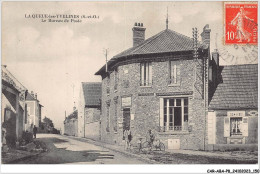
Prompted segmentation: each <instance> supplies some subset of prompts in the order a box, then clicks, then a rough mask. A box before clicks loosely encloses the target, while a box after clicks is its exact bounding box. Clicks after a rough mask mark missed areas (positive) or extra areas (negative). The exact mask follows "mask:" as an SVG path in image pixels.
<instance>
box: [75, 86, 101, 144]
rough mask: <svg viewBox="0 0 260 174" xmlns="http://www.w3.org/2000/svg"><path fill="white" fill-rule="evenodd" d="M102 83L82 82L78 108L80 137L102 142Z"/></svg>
mask: <svg viewBox="0 0 260 174" xmlns="http://www.w3.org/2000/svg"><path fill="white" fill-rule="evenodd" d="M100 104H101V83H100V82H82V84H81V86H80V96H79V106H78V111H79V113H78V114H79V115H78V136H79V137H86V138H90V139H94V140H100V107H101V106H100Z"/></svg>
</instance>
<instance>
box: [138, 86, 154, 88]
mask: <svg viewBox="0 0 260 174" xmlns="http://www.w3.org/2000/svg"><path fill="white" fill-rule="evenodd" d="M151 87H152V86H140V88H151Z"/></svg>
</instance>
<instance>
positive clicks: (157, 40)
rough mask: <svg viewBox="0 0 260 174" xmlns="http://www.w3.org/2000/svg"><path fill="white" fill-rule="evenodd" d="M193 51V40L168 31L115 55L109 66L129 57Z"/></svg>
mask: <svg viewBox="0 0 260 174" xmlns="http://www.w3.org/2000/svg"><path fill="white" fill-rule="evenodd" d="M198 46H199V48H205V45H202V44H201V43H199V44H198ZM191 50H193V40H192V38H190V37H188V36H185V35H183V34H180V33H178V32H176V31H173V30H170V29H166V30H163V31H161V32H159V33H158V34H156V35H154V36H152V37H150V38H148V39H146V40H145V41H144V42H143V43H141V44H139V45H137V46H135V47H132V48H129V49H127V50H125V51H123V52H121V53H119V54H117V55H115V56H114V57H113V58H112V59H111V60H110V61H109V62H108V65H110V63H111V62H112V61H115V60H117V59H119V58H122V57H127V56H134V55H145V54H158V53H171V52H181V51H191ZM104 69H105V66H103V67H102V68H101V69H100V70H99V71H98V72H97V73H95V75H100V72H101V71H103V70H104Z"/></svg>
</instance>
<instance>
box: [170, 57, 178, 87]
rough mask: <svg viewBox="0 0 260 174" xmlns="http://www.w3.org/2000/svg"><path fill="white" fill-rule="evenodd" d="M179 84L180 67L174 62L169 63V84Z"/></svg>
mask: <svg viewBox="0 0 260 174" xmlns="http://www.w3.org/2000/svg"><path fill="white" fill-rule="evenodd" d="M179 83H180V66H179V65H178V63H177V62H175V61H170V63H169V84H179Z"/></svg>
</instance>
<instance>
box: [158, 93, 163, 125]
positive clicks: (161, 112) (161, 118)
mask: <svg viewBox="0 0 260 174" xmlns="http://www.w3.org/2000/svg"><path fill="white" fill-rule="evenodd" d="M159 124H160V130H163V98H160V123H159Z"/></svg>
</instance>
